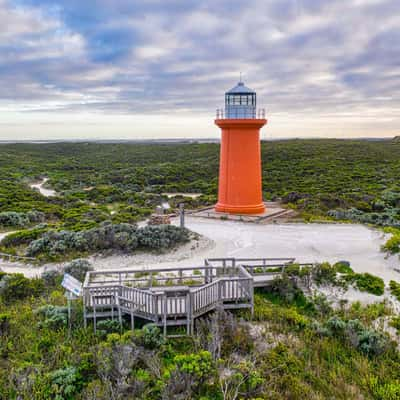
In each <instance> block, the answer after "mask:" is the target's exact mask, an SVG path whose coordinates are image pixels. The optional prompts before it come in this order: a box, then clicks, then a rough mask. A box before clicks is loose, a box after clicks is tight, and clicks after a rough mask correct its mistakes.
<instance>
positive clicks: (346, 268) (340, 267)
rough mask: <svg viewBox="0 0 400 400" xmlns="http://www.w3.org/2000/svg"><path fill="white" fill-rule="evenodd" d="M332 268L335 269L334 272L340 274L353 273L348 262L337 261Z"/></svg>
mask: <svg viewBox="0 0 400 400" xmlns="http://www.w3.org/2000/svg"><path fill="white" fill-rule="evenodd" d="M333 268H335V270H336V272H339V273H340V274H352V273H353V272H354V271H353V269H352V268H351V267H350V263H349V262H348V261H339V262H337V263H336V264H333Z"/></svg>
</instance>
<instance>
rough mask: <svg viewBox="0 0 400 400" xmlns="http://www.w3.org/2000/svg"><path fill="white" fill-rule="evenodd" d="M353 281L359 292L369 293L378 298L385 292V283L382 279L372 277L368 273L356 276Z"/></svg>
mask: <svg viewBox="0 0 400 400" xmlns="http://www.w3.org/2000/svg"><path fill="white" fill-rule="evenodd" d="M353 280H354V282H355V285H356V287H357V289H358V290H360V291H362V292H368V293H371V294H374V295H376V296H382V295H383V293H384V292H385V283H384V281H383V279H382V278H379V277H378V276H375V275H371V274H369V273H368V272H366V273H364V274H354V275H353Z"/></svg>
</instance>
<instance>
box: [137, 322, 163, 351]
mask: <svg viewBox="0 0 400 400" xmlns="http://www.w3.org/2000/svg"><path fill="white" fill-rule="evenodd" d="M141 333H142V336H141V338H142V342H143V345H144V346H145V347H147V348H149V349H156V348H159V347H160V346H162V345H163V344H164V337H163V336H162V334H161V330H160V328H159V327H158V326H157V325H155V324H146V325H145V326H144V327H143V328H142V332H141Z"/></svg>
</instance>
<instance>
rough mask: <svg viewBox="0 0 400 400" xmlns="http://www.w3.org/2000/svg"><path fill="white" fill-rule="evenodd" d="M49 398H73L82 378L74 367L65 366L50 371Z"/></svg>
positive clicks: (64, 399) (62, 399)
mask: <svg viewBox="0 0 400 400" xmlns="http://www.w3.org/2000/svg"><path fill="white" fill-rule="evenodd" d="M47 379H48V381H49V387H48V394H49V398H52V399H54V400H74V399H75V398H76V395H77V394H78V393H79V391H80V389H81V387H82V378H81V376H80V374H79V372H78V369H77V368H76V367H66V368H63V369H58V370H56V371H54V372H50V373H49V374H48V375H47Z"/></svg>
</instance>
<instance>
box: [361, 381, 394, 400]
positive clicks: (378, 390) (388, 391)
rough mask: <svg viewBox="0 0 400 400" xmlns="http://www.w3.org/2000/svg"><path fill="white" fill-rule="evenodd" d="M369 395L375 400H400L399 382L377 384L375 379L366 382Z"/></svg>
mask: <svg viewBox="0 0 400 400" xmlns="http://www.w3.org/2000/svg"><path fill="white" fill-rule="evenodd" d="M367 385H368V387H369V389H370V391H371V394H372V396H373V398H374V399H376V400H398V399H400V382H399V381H397V382H390V383H384V384H382V383H379V380H378V378H377V377H371V378H369V379H368V380H367Z"/></svg>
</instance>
